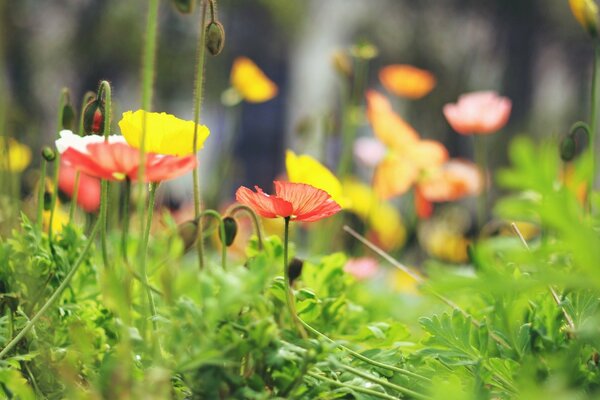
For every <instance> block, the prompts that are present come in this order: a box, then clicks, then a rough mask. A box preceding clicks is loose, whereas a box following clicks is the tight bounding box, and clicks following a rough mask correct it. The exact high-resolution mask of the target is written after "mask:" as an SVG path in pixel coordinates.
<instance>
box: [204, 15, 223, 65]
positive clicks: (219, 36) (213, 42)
mask: <svg viewBox="0 0 600 400" xmlns="http://www.w3.org/2000/svg"><path fill="white" fill-rule="evenodd" d="M205 35H206V42H205V43H206V49H207V50H208V52H209V53H210V54H212V55H213V56H217V55H219V54H220V53H221V51H222V50H223V46H225V28H223V24H221V23H220V22H219V21H216V20H212V21H210V22H209V23H208V25H206V31H205Z"/></svg>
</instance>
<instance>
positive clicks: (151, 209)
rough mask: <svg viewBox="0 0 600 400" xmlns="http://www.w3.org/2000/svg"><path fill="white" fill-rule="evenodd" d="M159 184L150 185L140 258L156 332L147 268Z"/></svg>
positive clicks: (154, 306) (154, 310) (141, 271)
mask: <svg viewBox="0 0 600 400" xmlns="http://www.w3.org/2000/svg"><path fill="white" fill-rule="evenodd" d="M157 188H158V183H151V184H150V191H149V192H148V213H147V220H146V226H145V228H144V234H143V237H142V247H141V248H142V253H141V257H140V277H141V278H142V284H143V285H144V288H145V289H146V296H147V298H148V306H149V308H150V315H151V317H152V328H153V329H154V331H155V332H156V331H157V330H158V323H157V321H156V305H155V304H154V297H153V296H152V290H151V289H150V285H149V283H148V271H147V268H146V255H147V253H148V241H149V239H150V227H151V226H152V216H153V214H154V200H155V199H156V189H157Z"/></svg>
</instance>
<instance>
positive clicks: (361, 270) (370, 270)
mask: <svg viewBox="0 0 600 400" xmlns="http://www.w3.org/2000/svg"><path fill="white" fill-rule="evenodd" d="M344 271H346V272H347V273H349V274H350V275H352V276H354V277H355V278H356V279H358V280H364V279H368V278H372V277H373V276H375V274H377V271H379V264H378V263H377V260H375V259H373V258H371V257H360V258H351V259H350V260H348V262H346V265H345V266H344Z"/></svg>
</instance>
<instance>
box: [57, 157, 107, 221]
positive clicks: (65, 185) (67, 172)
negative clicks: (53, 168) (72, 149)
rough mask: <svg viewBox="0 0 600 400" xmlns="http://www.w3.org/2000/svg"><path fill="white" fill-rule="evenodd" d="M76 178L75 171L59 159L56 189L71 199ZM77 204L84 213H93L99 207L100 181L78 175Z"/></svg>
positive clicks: (84, 175)
mask: <svg viewBox="0 0 600 400" xmlns="http://www.w3.org/2000/svg"><path fill="white" fill-rule="evenodd" d="M76 176H77V170H76V169H75V168H74V167H72V166H71V165H69V164H67V163H66V162H65V161H64V160H63V159H61V160H60V168H59V170H58V187H59V188H60V190H62V191H63V192H65V193H66V194H67V195H69V197H71V198H73V196H74V193H75V180H76ZM77 203H78V204H79V206H80V207H81V208H83V209H84V210H85V211H86V212H94V211H96V210H97V209H98V208H99V207H100V179H98V178H94V177H91V176H89V175H86V174H84V173H81V174H80V175H79V190H78V191H77Z"/></svg>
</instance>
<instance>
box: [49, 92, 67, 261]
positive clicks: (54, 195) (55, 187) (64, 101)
mask: <svg viewBox="0 0 600 400" xmlns="http://www.w3.org/2000/svg"><path fill="white" fill-rule="evenodd" d="M68 102H69V89H67V88H63V89H62V91H61V93H60V101H59V105H58V107H59V109H58V116H57V125H56V137H57V139H58V134H59V132H60V131H61V129H62V120H63V111H64V109H65V104H67V103H68ZM53 162H54V170H53V174H52V176H53V181H52V186H53V190H52V194H51V199H50V220H49V222H48V242H49V244H50V249H51V250H52V251H53V252H54V247H53V246H52V225H53V222H54V209H55V208H56V199H57V197H58V167H59V165H60V154H59V153H56V158H55V159H54V161H53Z"/></svg>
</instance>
